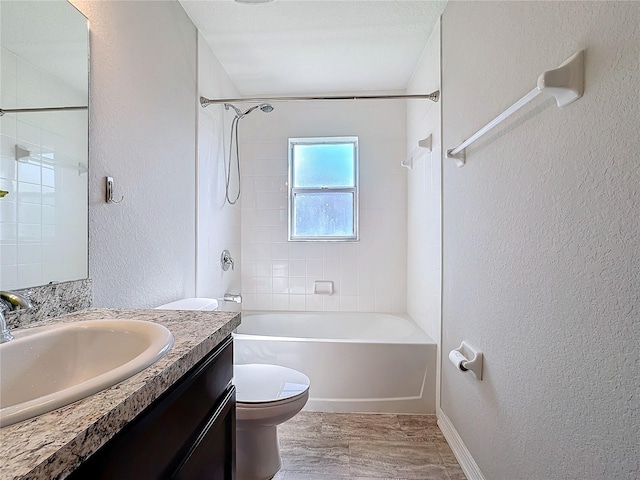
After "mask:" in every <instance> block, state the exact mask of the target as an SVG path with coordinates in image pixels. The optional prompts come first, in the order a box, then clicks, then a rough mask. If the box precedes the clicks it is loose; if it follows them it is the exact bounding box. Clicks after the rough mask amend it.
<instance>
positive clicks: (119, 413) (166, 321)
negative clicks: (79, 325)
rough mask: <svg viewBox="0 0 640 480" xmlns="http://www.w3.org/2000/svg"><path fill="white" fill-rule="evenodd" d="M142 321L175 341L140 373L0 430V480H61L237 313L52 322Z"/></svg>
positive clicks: (229, 326)
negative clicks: (156, 326) (166, 331)
mask: <svg viewBox="0 0 640 480" xmlns="http://www.w3.org/2000/svg"><path fill="white" fill-rule="evenodd" d="M110 318H117V319H131V320H147V321H152V322H156V323H159V324H161V325H164V326H165V327H167V328H168V329H169V330H170V331H171V332H172V333H173V336H174V337H175V342H174V345H173V348H172V349H171V350H170V351H169V353H168V354H167V355H166V356H165V357H163V358H161V359H160V360H158V361H157V362H156V363H154V364H153V365H151V366H150V367H148V368H147V369H146V370H143V371H142V372H140V373H138V374H136V375H134V376H132V377H130V378H128V379H127V380H124V381H123V382H121V383H119V384H117V385H114V386H113V387H111V388H108V389H106V390H103V391H102V392H99V393H97V394H95V395H92V396H90V397H88V398H85V399H84V400H80V401H78V402H75V403H73V404H71V405H67V406H66V407H63V408H60V409H58V410H54V411H53V412H50V413H46V414H44V415H40V416H39V417H35V418H32V419H30V420H25V421H23V422H20V423H16V424H14V425H10V426H8V427H4V428H1V429H0V479H2V480H8V479H25V480H26V479H39V480H45V479H46V480H49V479H61V478H64V477H66V476H67V475H69V473H71V472H72V471H73V470H74V469H75V468H76V467H77V466H78V465H79V464H80V463H82V461H83V460H85V459H86V458H87V457H89V456H90V455H91V454H92V453H93V452H95V451H96V450H98V448H100V447H101V446H102V445H103V444H105V443H106V442H107V441H108V440H109V439H111V438H112V437H113V436H114V435H115V434H116V433H117V432H118V431H119V430H120V429H121V428H122V427H123V426H125V425H126V424H127V423H128V422H129V421H131V420H132V419H133V418H134V417H135V416H136V415H137V414H139V413H140V412H142V411H143V410H144V409H145V408H146V407H147V406H148V405H149V404H151V403H152V402H153V401H154V400H155V399H156V398H158V396H160V395H161V394H162V393H163V392H164V391H165V390H167V389H168V388H169V387H170V386H171V385H172V384H173V383H174V382H175V381H176V380H178V379H179V378H180V377H182V376H183V375H184V374H185V373H186V372H187V371H188V370H189V369H190V368H191V367H192V366H193V365H195V364H196V363H197V362H198V361H199V360H201V359H202V358H204V356H205V355H206V354H207V353H209V352H210V351H211V350H212V349H213V348H215V347H216V346H217V345H218V344H219V343H220V342H221V341H222V340H223V339H225V338H226V337H227V336H228V335H229V334H230V333H231V332H232V331H233V329H235V328H236V327H237V326H238V325H239V324H240V314H239V313H237V312H201V311H170V310H111V309H90V310H83V311H81V312H76V313H72V314H69V315H65V316H63V317H58V318H56V319H55V320H50V321H46V322H40V323H37V324H33V325H30V327H36V326H39V325H48V324H51V323H57V322H77V321H81V320H96V319H110Z"/></svg>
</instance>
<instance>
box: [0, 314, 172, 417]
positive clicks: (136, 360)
mask: <svg viewBox="0 0 640 480" xmlns="http://www.w3.org/2000/svg"><path fill="white" fill-rule="evenodd" d="M12 333H13V335H14V337H15V339H14V340H12V341H10V342H7V343H3V344H1V345H0V426H3V427H4V426H7V425H11V424H13V423H17V422H20V421H22V420H26V419H28V418H31V417H35V416H37V415H41V414H43V413H46V412H50V411H51V410H55V409H56V408H60V407H62V406H64V405H68V404H69V403H72V402H75V401H77V400H80V399H82V398H85V397H88V396H89V395H93V394H94V393H97V392H99V391H100V390H103V389H105V388H107V387H110V386H112V385H115V384H116V383H118V382H121V381H122V380H125V379H126V378H129V377H130V376H132V375H134V374H136V373H138V372H140V371H142V370H144V369H145V368H147V367H148V366H149V365H151V364H153V363H154V362H155V361H157V360H158V359H160V358H161V357H163V356H164V355H166V353H167V352H168V351H169V350H170V349H171V347H172V345H173V335H172V334H171V332H170V331H169V330H168V329H167V328H165V327H163V326H162V325H158V324H157V323H151V322H142V321H135V320H90V321H84V322H76V323H66V324H59V325H48V326H43V327H36V328H31V329H24V330H16V331H14V332H12Z"/></svg>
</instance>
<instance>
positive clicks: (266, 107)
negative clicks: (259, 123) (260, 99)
mask: <svg viewBox="0 0 640 480" xmlns="http://www.w3.org/2000/svg"><path fill="white" fill-rule="evenodd" d="M258 108H259V109H260V110H262V111H263V112H264V113H271V112H272V111H273V105H271V104H270V103H261V104H260V105H255V106H253V107H251V108H250V109H248V110H247V111H246V112H244V113H243V114H242V116H243V117H244V116H245V115H249V114H250V113H251V112H253V111H254V110H256V109H258Z"/></svg>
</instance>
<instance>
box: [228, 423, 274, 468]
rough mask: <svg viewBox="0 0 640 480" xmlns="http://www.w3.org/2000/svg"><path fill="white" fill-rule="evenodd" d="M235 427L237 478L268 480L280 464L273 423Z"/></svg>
mask: <svg viewBox="0 0 640 480" xmlns="http://www.w3.org/2000/svg"><path fill="white" fill-rule="evenodd" d="M239 423H240V422H238V426H237V428H236V474H237V480H269V479H270V478H273V476H274V475H275V474H276V473H278V471H279V470H280V467H281V466H282V460H281V458H280V441H279V439H278V428H277V427H276V426H275V425H269V426H260V427H256V426H253V427H252V428H249V429H245V428H242V427H241V426H240V424H239Z"/></svg>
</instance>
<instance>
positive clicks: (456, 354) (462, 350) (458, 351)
mask: <svg viewBox="0 0 640 480" xmlns="http://www.w3.org/2000/svg"><path fill="white" fill-rule="evenodd" d="M482 356H483V355H482V352H481V351H479V350H477V349H476V348H473V347H472V346H471V345H469V344H468V343H467V342H465V341H463V342H462V344H461V345H460V346H459V347H458V348H455V349H453V350H451V352H449V360H450V361H451V363H453V364H454V365H455V367H456V368H457V369H458V370H460V371H462V372H467V371H472V372H473V373H474V375H475V376H476V378H477V379H478V380H482Z"/></svg>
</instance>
